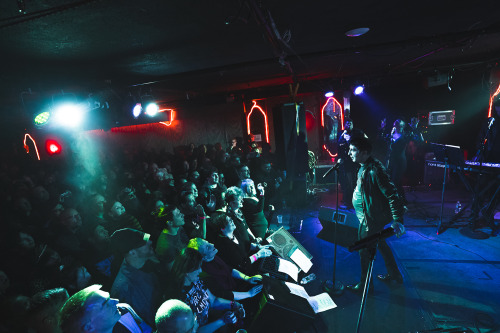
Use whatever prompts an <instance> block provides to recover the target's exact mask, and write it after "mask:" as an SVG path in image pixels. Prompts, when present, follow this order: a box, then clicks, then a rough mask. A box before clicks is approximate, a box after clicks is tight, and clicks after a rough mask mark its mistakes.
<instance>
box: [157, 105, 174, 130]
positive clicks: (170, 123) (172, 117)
mask: <svg viewBox="0 0 500 333" xmlns="http://www.w3.org/2000/svg"><path fill="white" fill-rule="evenodd" d="M165 111H170V121H160V122H159V124H162V125H165V126H167V127H168V126H170V125H172V122H173V121H174V117H175V112H174V110H173V109H163V110H160V111H159V112H165Z"/></svg>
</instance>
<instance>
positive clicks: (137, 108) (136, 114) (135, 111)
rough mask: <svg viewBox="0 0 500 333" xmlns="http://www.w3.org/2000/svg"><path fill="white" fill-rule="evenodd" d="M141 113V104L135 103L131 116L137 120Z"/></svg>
mask: <svg viewBox="0 0 500 333" xmlns="http://www.w3.org/2000/svg"><path fill="white" fill-rule="evenodd" d="M141 112H142V104H141V103H137V104H135V105H134V107H133V108H132V114H133V115H134V118H137V117H139V116H140V115H141Z"/></svg>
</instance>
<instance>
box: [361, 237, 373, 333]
mask: <svg viewBox="0 0 500 333" xmlns="http://www.w3.org/2000/svg"><path fill="white" fill-rule="evenodd" d="M377 247H378V242H377V245H376V246H375V247H374V248H367V250H368V251H369V253H370V263H369V264H368V273H367V274H366V281H365V287H364V289H363V297H362V298H361V305H360V307H359V315H358V322H357V324H356V333H359V330H360V329H361V322H362V320H363V315H364V313H365V304H366V296H368V289H369V288H370V282H371V280H372V273H373V262H374V261H375V254H376V253H377Z"/></svg>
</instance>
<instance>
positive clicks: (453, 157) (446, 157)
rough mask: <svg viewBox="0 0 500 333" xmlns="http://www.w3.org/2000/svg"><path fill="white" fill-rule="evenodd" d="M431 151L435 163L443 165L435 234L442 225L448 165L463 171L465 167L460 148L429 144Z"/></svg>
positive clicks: (438, 232)
mask: <svg viewBox="0 0 500 333" xmlns="http://www.w3.org/2000/svg"><path fill="white" fill-rule="evenodd" d="M431 148H432V151H433V152H434V156H435V158H436V161H439V162H443V163H444V176H443V189H442V191H441V213H440V216H439V224H438V228H437V234H438V235H439V234H440V233H441V225H442V223H443V209H444V191H445V189H446V173H447V171H448V169H449V168H450V165H453V166H454V167H455V168H458V169H460V170H463V167H464V165H465V161H464V154H463V152H462V148H460V147H459V146H452V145H442V144H439V143H431Z"/></svg>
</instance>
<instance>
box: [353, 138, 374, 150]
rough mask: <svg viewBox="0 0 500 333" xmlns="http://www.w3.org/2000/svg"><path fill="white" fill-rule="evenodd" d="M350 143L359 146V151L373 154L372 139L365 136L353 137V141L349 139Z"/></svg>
mask: <svg viewBox="0 0 500 333" xmlns="http://www.w3.org/2000/svg"><path fill="white" fill-rule="evenodd" d="M349 144H350V145H353V146H354V147H356V148H358V150H359V151H366V152H367V153H368V154H371V152H372V144H371V142H370V140H368V138H365V137H363V136H359V137H355V138H352V139H351V141H349Z"/></svg>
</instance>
